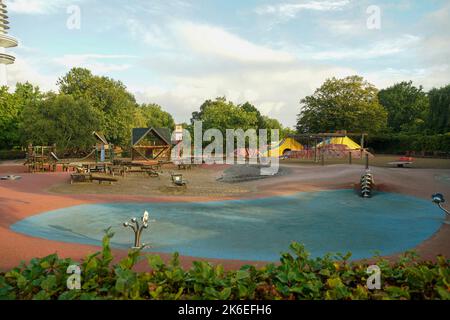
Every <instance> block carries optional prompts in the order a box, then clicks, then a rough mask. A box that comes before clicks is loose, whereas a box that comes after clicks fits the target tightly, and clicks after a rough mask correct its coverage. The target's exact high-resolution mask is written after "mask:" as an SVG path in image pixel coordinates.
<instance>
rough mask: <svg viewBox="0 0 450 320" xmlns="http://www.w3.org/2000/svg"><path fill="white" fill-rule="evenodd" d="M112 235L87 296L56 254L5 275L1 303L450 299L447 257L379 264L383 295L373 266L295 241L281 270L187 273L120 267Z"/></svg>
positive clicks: (132, 257)
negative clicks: (370, 282) (372, 279)
mask: <svg viewBox="0 0 450 320" xmlns="http://www.w3.org/2000/svg"><path fill="white" fill-rule="evenodd" d="M112 236H113V234H112V233H110V232H109V231H108V232H107V234H106V235H105V237H104V239H103V250H102V251H101V252H97V253H95V254H92V255H89V256H87V257H86V258H85V259H84V261H83V262H82V263H81V265H80V268H81V289H80V290H72V291H71V290H68V289H67V279H68V277H69V276H70V275H69V274H67V269H68V267H69V266H70V265H74V264H76V263H74V262H73V261H71V260H70V259H59V258H58V257H57V256H56V255H50V256H48V257H45V258H43V259H33V260H31V261H30V262H29V264H21V265H20V266H19V267H17V268H14V269H13V270H11V271H9V272H7V273H0V299H3V300H4V299H35V300H49V299H59V300H69V299H70V300H72V299H82V300H93V299H156V300H157V299H165V300H177V299H220V300H237V299H252V300H253V299H269V300H275V299H314V300H319V299H328V300H330V299H331V300H362V299H364V300H365V299H377V300H378V299H405V300H406V299H412V300H429V299H445V300H450V269H449V262H450V261H449V260H446V259H444V258H443V257H438V259H437V263H432V262H423V261H420V260H419V259H418V257H417V256H416V255H415V254H414V253H411V252H409V253H407V254H405V255H404V256H403V257H402V258H401V259H400V260H399V261H398V262H397V263H395V264H390V263H388V262H387V261H386V260H383V259H381V258H378V260H377V266H378V267H379V268H380V271H381V290H369V289H368V288H367V287H366V283H367V278H368V277H369V275H368V273H367V267H368V264H367V263H352V262H349V258H350V257H351V254H347V255H345V256H344V255H341V254H338V255H336V256H332V255H326V256H325V257H323V258H316V259H311V258H310V257H309V255H308V253H307V252H306V251H305V248H304V247H303V246H302V245H300V244H297V243H293V244H292V245H291V248H290V249H291V251H292V253H284V254H283V255H282V256H281V259H280V264H278V265H274V264H269V265H267V266H265V267H264V268H261V269H256V268H255V267H253V266H244V267H242V268H241V269H240V270H238V271H229V272H225V271H224V269H223V267H222V266H220V265H218V266H212V265H211V264H209V263H206V262H194V263H193V267H192V268H191V269H190V270H187V271H186V270H184V269H183V268H181V266H180V262H179V257H178V254H174V255H173V258H172V260H171V261H170V262H169V263H168V264H165V263H164V262H163V260H162V259H161V258H160V257H159V256H157V255H147V256H144V255H142V254H141V252H140V250H131V251H130V252H129V253H128V256H127V257H126V258H125V259H123V260H122V261H120V262H119V263H118V264H117V265H112V261H113V256H112V254H111V249H110V240H111V238H112ZM141 259H147V261H148V264H149V271H148V272H141V273H139V272H135V271H133V270H132V269H133V267H134V266H135V265H136V263H137V262H139V261H140V260H141Z"/></svg>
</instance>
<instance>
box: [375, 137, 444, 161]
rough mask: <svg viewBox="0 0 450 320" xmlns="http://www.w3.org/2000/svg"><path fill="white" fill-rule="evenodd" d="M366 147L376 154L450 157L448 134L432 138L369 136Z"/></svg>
mask: <svg viewBox="0 0 450 320" xmlns="http://www.w3.org/2000/svg"><path fill="white" fill-rule="evenodd" d="M367 146H368V147H369V148H371V149H373V150H374V151H375V152H376V153H391V154H405V153H416V154H429V155H443V156H450V133H447V134H439V135H432V136H425V135H405V134H385V135H378V136H370V137H369V139H368V141H367Z"/></svg>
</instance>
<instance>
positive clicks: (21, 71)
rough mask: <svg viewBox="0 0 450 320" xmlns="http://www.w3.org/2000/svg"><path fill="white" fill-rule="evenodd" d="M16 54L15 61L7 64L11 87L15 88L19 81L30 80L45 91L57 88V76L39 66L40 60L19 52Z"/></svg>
mask: <svg viewBox="0 0 450 320" xmlns="http://www.w3.org/2000/svg"><path fill="white" fill-rule="evenodd" d="M15 56H16V61H15V63H14V64H12V65H9V66H7V71H8V84H9V85H10V86H11V87H13V88H14V87H15V85H16V83H18V82H21V83H24V82H27V81H28V82H30V83H32V84H33V85H38V86H39V87H40V88H41V90H43V91H49V90H56V87H57V86H56V81H57V77H56V76H54V75H50V74H47V73H44V72H42V70H40V69H39V68H37V66H39V63H38V61H36V60H35V59H31V58H27V57H25V56H22V55H18V54H16V55H15Z"/></svg>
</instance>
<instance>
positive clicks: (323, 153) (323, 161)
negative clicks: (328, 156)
mask: <svg viewBox="0 0 450 320" xmlns="http://www.w3.org/2000/svg"><path fill="white" fill-rule="evenodd" d="M321 156H322V166H325V152H324V151H323V148H322V152H321Z"/></svg>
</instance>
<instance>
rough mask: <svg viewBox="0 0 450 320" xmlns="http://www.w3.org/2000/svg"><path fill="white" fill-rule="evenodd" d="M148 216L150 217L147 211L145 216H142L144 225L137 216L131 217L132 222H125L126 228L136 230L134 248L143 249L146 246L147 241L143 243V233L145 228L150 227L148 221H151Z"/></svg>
mask: <svg viewBox="0 0 450 320" xmlns="http://www.w3.org/2000/svg"><path fill="white" fill-rule="evenodd" d="M148 218H149V214H148V212H147V211H145V212H144V216H143V217H142V218H141V222H142V225H141V224H139V221H138V219H136V218H133V219H131V223H130V222H125V223H124V224H123V226H124V227H125V228H126V227H130V228H131V229H132V230H133V232H134V247H133V249H143V248H144V247H146V244H145V243H144V244H141V235H142V231H143V230H144V229H147V228H148V223H149V222H150V221H149V220H148Z"/></svg>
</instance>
